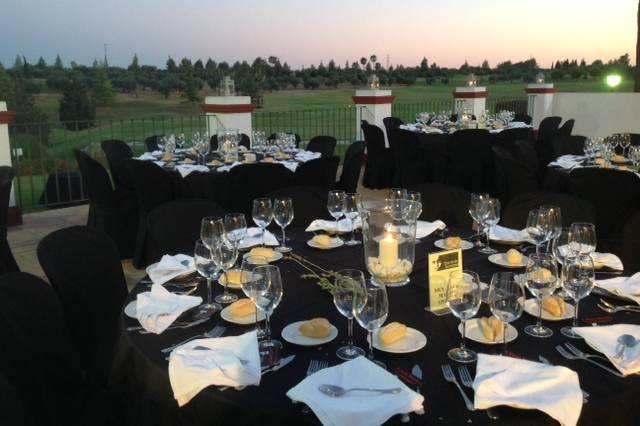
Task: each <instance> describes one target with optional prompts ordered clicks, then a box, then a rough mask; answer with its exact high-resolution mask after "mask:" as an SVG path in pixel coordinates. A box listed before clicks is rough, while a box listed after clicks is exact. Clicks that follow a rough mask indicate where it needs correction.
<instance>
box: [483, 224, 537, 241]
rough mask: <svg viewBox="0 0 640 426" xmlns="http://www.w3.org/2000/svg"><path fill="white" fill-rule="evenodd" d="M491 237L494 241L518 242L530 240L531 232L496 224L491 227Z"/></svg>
mask: <svg viewBox="0 0 640 426" xmlns="http://www.w3.org/2000/svg"><path fill="white" fill-rule="evenodd" d="M489 238H490V239H491V240H493V241H503V242H505V243H514V244H518V243H523V242H526V241H529V234H528V233H527V231H525V230H524V229H523V230H521V231H519V230H517V229H511V228H507V227H506V226H500V225H495V226H492V227H491V231H490V232H489Z"/></svg>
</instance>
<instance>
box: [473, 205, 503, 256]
mask: <svg viewBox="0 0 640 426" xmlns="http://www.w3.org/2000/svg"><path fill="white" fill-rule="evenodd" d="M482 204H483V207H481V208H482V211H483V213H484V214H483V215H482V217H481V218H480V224H481V225H482V226H483V228H484V229H485V230H486V231H485V232H486V234H487V245H486V246H485V247H482V248H481V249H480V250H478V251H479V252H480V253H485V254H493V253H497V252H498V251H497V250H495V249H492V248H491V245H490V243H489V241H490V239H491V238H490V236H491V228H492V227H494V226H495V225H497V224H498V222H500V200H498V199H497V198H488V199H486V200H484V201H482Z"/></svg>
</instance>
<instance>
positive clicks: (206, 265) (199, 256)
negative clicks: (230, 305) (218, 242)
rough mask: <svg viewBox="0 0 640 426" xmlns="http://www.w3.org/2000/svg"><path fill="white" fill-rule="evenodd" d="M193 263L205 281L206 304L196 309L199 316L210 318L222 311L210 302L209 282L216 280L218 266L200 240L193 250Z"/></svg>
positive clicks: (218, 306) (220, 307) (217, 305)
mask: <svg viewBox="0 0 640 426" xmlns="http://www.w3.org/2000/svg"><path fill="white" fill-rule="evenodd" d="M193 261H194V263H195V265H196V271H198V274H200V276H202V277H204V278H205V279H206V280H207V291H206V295H207V296H206V302H205V303H203V304H201V305H200V306H199V307H198V313H199V314H200V315H206V316H211V315H213V314H214V313H216V312H218V311H219V310H220V309H222V306H220V305H219V304H217V303H213V301H212V300H211V280H213V279H215V278H217V272H218V266H217V265H216V263H215V262H214V261H213V259H212V258H211V251H210V250H209V247H207V246H206V244H204V243H203V242H202V240H198V241H196V244H195V247H194V249H193Z"/></svg>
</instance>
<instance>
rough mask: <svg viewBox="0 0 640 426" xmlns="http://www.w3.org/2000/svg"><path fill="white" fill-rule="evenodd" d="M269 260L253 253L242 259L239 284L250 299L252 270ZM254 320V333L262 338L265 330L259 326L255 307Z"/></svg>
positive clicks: (252, 281) (253, 276) (252, 283)
mask: <svg viewBox="0 0 640 426" xmlns="http://www.w3.org/2000/svg"><path fill="white" fill-rule="evenodd" d="M268 263H269V262H268V261H267V258H266V257H263V256H255V255H251V254H249V255H247V256H245V257H244V258H243V259H242V266H241V267H240V271H241V274H240V277H241V278H240V286H241V287H242V291H243V293H244V294H245V296H247V297H248V298H249V299H251V292H252V291H253V285H254V280H255V274H254V270H255V268H256V266H259V265H267V264H268ZM255 320H256V334H257V336H258V339H264V337H265V336H266V330H265V329H264V327H261V326H260V322H259V321H258V309H257V308H256V313H255Z"/></svg>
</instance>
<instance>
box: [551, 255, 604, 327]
mask: <svg viewBox="0 0 640 426" xmlns="http://www.w3.org/2000/svg"><path fill="white" fill-rule="evenodd" d="M565 268H566V272H565V275H566V279H565V280H564V284H563V286H564V289H565V291H566V292H567V293H568V294H569V295H570V296H571V298H572V299H573V300H574V301H575V303H574V315H573V324H572V325H571V326H566V327H562V328H561V329H560V332H561V333H562V334H563V335H565V336H567V337H570V338H572V339H579V338H580V336H579V335H578V334H577V333H575V332H574V331H573V327H578V305H579V304H580V299H584V298H585V297H587V296H588V295H589V293H591V290H592V289H593V285H594V282H595V273H594V268H593V259H591V256H589V255H579V256H576V257H574V258H572V259H571V260H570V261H569V262H568V263H567V265H566V266H565Z"/></svg>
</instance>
